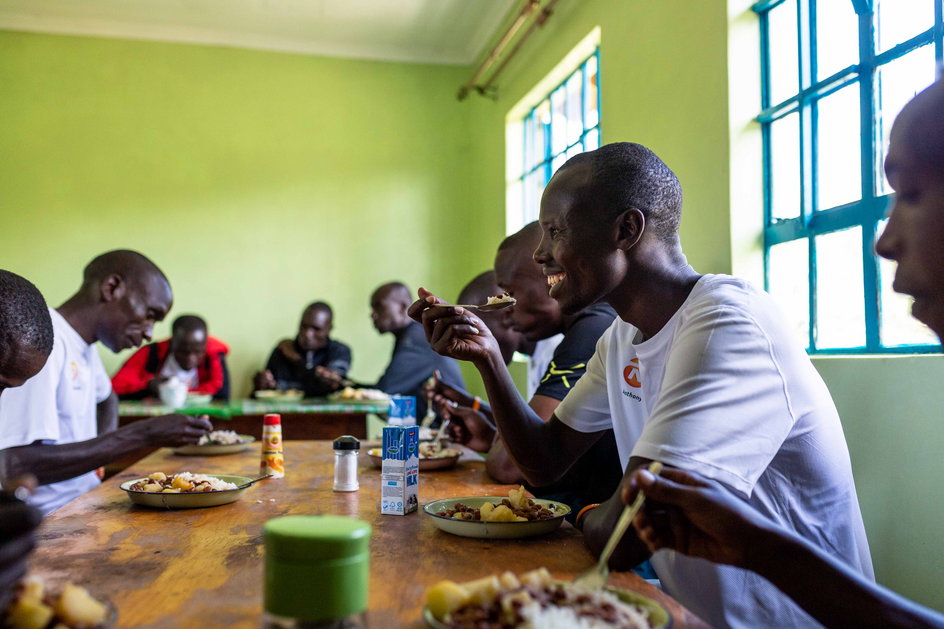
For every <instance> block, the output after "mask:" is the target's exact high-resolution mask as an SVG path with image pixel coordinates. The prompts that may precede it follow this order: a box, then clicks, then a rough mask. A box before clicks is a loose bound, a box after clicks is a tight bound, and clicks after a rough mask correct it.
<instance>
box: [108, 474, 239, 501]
mask: <svg viewBox="0 0 944 629" xmlns="http://www.w3.org/2000/svg"><path fill="white" fill-rule="evenodd" d="M207 476H212V477H213V478H218V479H220V480H223V481H226V482H227V483H233V484H235V485H237V486H238V485H242V484H243V483H248V482H249V481H251V480H252V479H251V478H249V477H248V476H234V475H232V474H207ZM142 480H147V479H146V478H136V479H134V480H129V481H125V482H124V483H122V484H121V489H122V490H123V491H125V492H126V493H127V494H128V497H129V498H130V499H131V502H133V503H135V504H139V505H143V506H145V507H156V508H158V509H198V508H201V507H218V506H220V505H225V504H229V503H231V502H236V501H237V500H239V498H240V496H242V495H243V492H244V491H246V489H248V487H247V488H244V489H224V490H222V491H202V492H199V493H193V494H185V493H180V494H162V493H156V492H152V491H135V490H133V489H131V486H132V485H134V484H135V483H137V482H138V481H142Z"/></svg>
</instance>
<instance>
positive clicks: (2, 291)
mask: <svg viewBox="0 0 944 629" xmlns="http://www.w3.org/2000/svg"><path fill="white" fill-rule="evenodd" d="M52 345H53V330H52V321H51V320H50V319H49V311H48V310H47V309H46V300H45V299H43V296H42V295H41V294H40V292H39V291H38V290H37V289H36V287H35V286H33V285H32V284H31V283H30V282H29V281H27V280H25V279H23V278H22V277H20V276H19V275H16V274H15V273H10V272H9V271H3V270H0V408H2V407H3V403H4V400H6V399H7V398H8V397H9V394H7V395H6V396H4V395H3V394H4V391H7V390H8V389H13V388H14V387H19V386H22V385H23V383H24V382H26V381H27V380H29V379H30V378H32V377H33V376H35V375H36V374H37V373H39V371H40V370H41V369H42V368H43V365H45V364H46V359H47V358H48V357H49V353H50V352H51V351H52ZM2 459H3V454H2V452H0V486H2V487H4V491H2V492H0V609H4V608H5V607H6V605H7V602H8V601H9V600H10V598H11V597H12V595H13V586H14V584H15V583H16V582H17V581H18V580H19V579H20V578H21V577H22V576H23V575H24V574H25V573H26V559H27V556H28V555H29V553H30V551H31V550H32V548H33V530H34V529H35V528H36V527H37V526H38V525H39V522H40V512H39V510H38V509H36V508H35V507H33V506H30V505H28V504H25V503H24V502H23V501H22V500H20V499H19V498H17V497H16V495H15V494H14V493H13V492H12V491H10V489H11V485H13V484H17V482H16V481H13V480H12V479H10V478H9V477H6V476H4V474H3V467H4V466H3V461H2Z"/></svg>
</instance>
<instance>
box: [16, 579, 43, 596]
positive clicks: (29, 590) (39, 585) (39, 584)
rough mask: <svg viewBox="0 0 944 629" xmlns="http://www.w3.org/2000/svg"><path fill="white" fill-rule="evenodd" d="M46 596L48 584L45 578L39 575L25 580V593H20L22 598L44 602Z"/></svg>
mask: <svg viewBox="0 0 944 629" xmlns="http://www.w3.org/2000/svg"><path fill="white" fill-rule="evenodd" d="M45 595H46V583H45V582H44V581H43V578H42V577H41V576H39V575H37V574H34V575H32V576H29V577H26V578H25V579H23V591H22V592H20V597H21V598H29V599H33V600H34V601H42V600H43V596H45Z"/></svg>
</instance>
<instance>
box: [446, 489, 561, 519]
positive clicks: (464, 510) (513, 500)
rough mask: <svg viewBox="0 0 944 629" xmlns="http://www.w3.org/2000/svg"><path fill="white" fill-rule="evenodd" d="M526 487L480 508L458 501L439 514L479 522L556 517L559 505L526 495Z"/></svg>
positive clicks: (513, 490) (510, 492)
mask: <svg viewBox="0 0 944 629" xmlns="http://www.w3.org/2000/svg"><path fill="white" fill-rule="evenodd" d="M524 494H525V489H524V487H521V486H520V485H519V486H518V488H517V489H512V490H511V491H509V492H508V497H507V498H503V499H502V500H501V502H498V503H495V502H486V503H484V504H483V505H482V506H481V507H479V508H478V509H474V508H472V507H470V506H468V505H464V504H462V503H461V502H457V503H456V504H454V505H453V506H452V508H451V509H444V510H443V511H440V512H439V513H438V514H437V515H441V516H443V517H447V518H454V519H456V520H472V521H479V522H530V521H533V520H550V519H551V518H556V517H557V516H558V515H559V514H558V513H557V506H556V505H554V504H553V503H552V504H550V505H548V506H547V507H545V506H542V505H540V504H538V503H536V502H534V501H533V500H531V499H530V498H527V497H526V496H525V495H524Z"/></svg>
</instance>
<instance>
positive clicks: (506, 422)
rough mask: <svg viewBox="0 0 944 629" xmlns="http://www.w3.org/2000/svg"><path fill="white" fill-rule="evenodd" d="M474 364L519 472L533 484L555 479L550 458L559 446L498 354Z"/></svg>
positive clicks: (552, 458) (552, 460)
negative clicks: (522, 394)
mask: <svg viewBox="0 0 944 629" xmlns="http://www.w3.org/2000/svg"><path fill="white" fill-rule="evenodd" d="M476 367H477V368H478V370H479V373H480V374H481V376H482V381H483V382H484V383H485V390H486V391H487V392H488V399H489V402H490V403H491V410H492V417H493V419H494V420H495V424H496V426H497V427H498V431H499V433H500V434H501V435H502V439H503V440H504V442H505V447H506V448H507V449H508V453H509V454H511V456H512V458H513V459H514V461H515V463H517V465H518V468H519V469H520V470H521V472H522V474H524V476H525V478H527V479H528V481H529V482H531V484H534V485H545V484H548V482H553V481H554V480H557V479H556V478H551V476H554V472H551V471H550V468H551V467H554V468H556V467H559V466H558V465H556V464H555V462H554V459H555V453H559V451H560V450H559V448H558V447H557V444H555V443H553V439H551V438H549V435H548V431H547V424H545V422H544V420H543V419H541V417H540V416H539V415H538V414H537V413H535V412H534V411H533V410H532V409H531V407H530V406H528V404H527V403H526V402H525V401H524V400H523V399H522V398H521V395H520V394H519V393H518V390H517V389H516V388H515V383H514V381H513V380H512V379H511V374H509V373H508V368H507V367H505V364H504V363H503V362H501V359H500V356H499V358H497V359H496V358H494V357H489V359H488V360H486V361H484V362H482V363H477V364H476ZM564 469H566V467H565V468H564ZM549 478H550V480H548V479H549Z"/></svg>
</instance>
